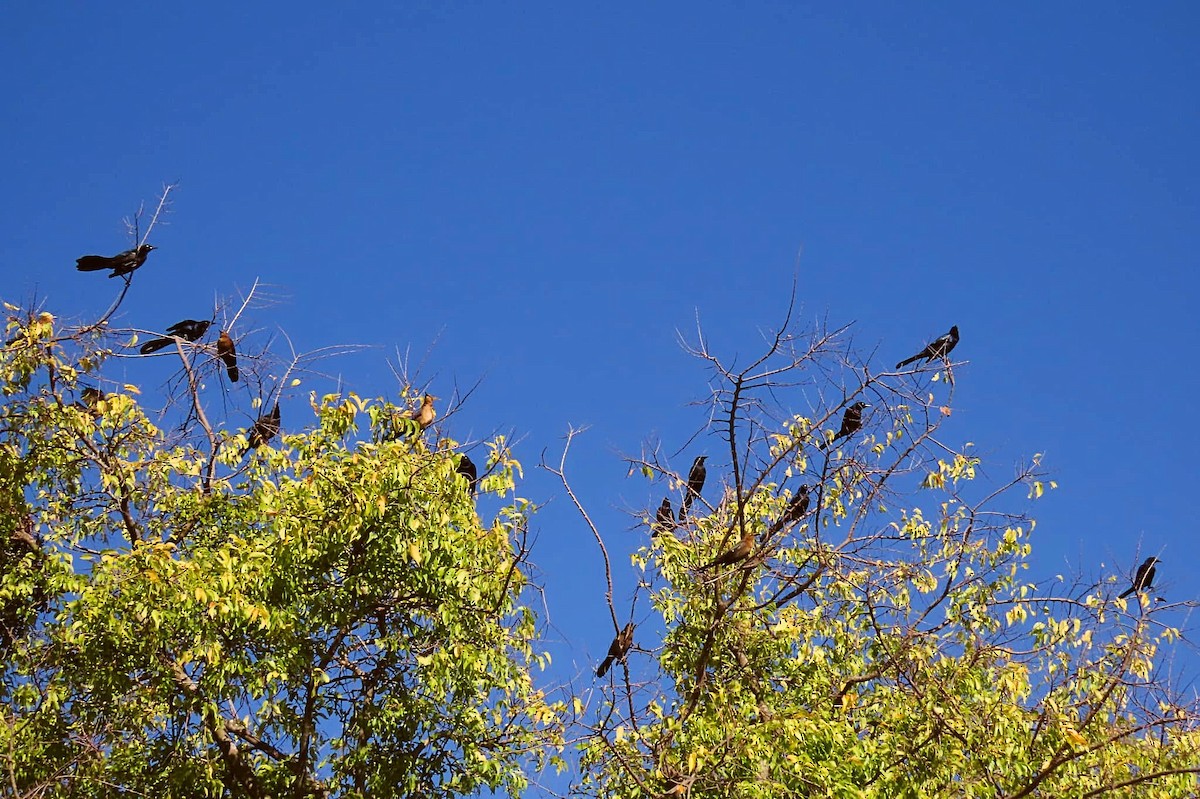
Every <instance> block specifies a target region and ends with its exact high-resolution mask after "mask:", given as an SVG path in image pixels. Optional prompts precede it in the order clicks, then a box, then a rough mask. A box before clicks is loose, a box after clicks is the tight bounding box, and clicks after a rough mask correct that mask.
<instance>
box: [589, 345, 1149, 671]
mask: <svg viewBox="0 0 1200 799" xmlns="http://www.w3.org/2000/svg"><path fill="white" fill-rule="evenodd" d="M958 338H959V336H958V325H954V326H953V327H951V328H950V331H949V332H948V333H946V334H945V335H942V336H939V337H938V338H936V339H934V340H933V341H931V342H930V343H929V344H928V345H926V346H925V348H924V349H922V350H921V351H920V352H918V353H917V354H916V355H913V356H912V357H911V358H905V359H904V360H902V361H900V362H899V363H897V364H896V368H897V369H903V368H904V367H905V366H908V365H909V364H911V363H915V362H916V361H919V360H922V359H924V361H925V363H929V362H931V361H933V360H934V359H942V360H945V359H946V358H947V356H949V354H950V353H951V351H953V349H954V348H955V347H956V346H958ZM869 407H871V406H870V405H868V404H867V403H865V402H862V401H859V402H855V403H853V404H852V405H850V406H848V407H847V408H846V410H845V412H844V413H843V414H842V424H841V426H840V427H839V428H838V431H837V433H836V434H835V435H834V437H833V438H832V439H830V440H829V441H828V442H822V443H821V444H820V445H818V446H820V447H821V448H822V449H827V448H828V447H831V446H833V444H835V443H836V442H837V441H839V440H841V439H843V438H848V437H850V436H852V435H854V434H855V433H857V432H858V431H859V430H860V429H861V428H862V425H863V411H864V410H866V409H867V408H869ZM707 457H708V456H706V455H700V456H698V457H697V458H696V460H695V461H693V462H692V468H691V469H690V470H689V471H688V478H687V487H686V489H685V491H684V495H683V501H682V502H681V503H680V508H679V518H678V520H676V518H675V514H674V511H673V509H672V506H671V499H670V497H664V498H663V501H662V503H661V504H660V505H659V506H658V511H657V513H655V516H654V523H653V524H652V525H651V535H652V536H657V535H663V534H669V533H672V532H674V530H675V529H676V528H677V527H678V525H680V524H684V523H685V522H686V519H687V514H688V512H689V511H690V510H691V507H692V503H693V501H694V500H695V499H696V498H697V497H699V496H700V492H701V491H702V490H704V482H705V480H706V479H707V477H708V468H707V467H706V466H705V464H704V461H705V460H706V459H707ZM810 503H811V497H810V496H809V488H808V486H807V485H802V486H800V487H799V489H797V491H796V495H795V496H794V497H792V499H791V501H790V502H788V505H787V507H786V508H785V509H784V512H783V514H782V515H781V516H780V517H779V518H778V519H777V520H775V522H774V523H773V524H772V525H771V528H770V530H769V531H768V533H767V535H768V537H769V536H770V535H773V534H774V533H777V532H778V531H779V530H782V529H783V528H784V527H786V526H787V525H789V524H793V523H795V522H797V521H799V520H800V519H801V518H803V516H804V514H805V513H807V512H808V508H809V505H810ZM754 546H755V535H754V530H753V529H751V528H747V530H746V532H745V534H744V535H743V536H742V538H741V539H740V540H739V541H738V542H737V543H736V544H734V546H733V547H732V548H731V549H729V550H727V551H725V552H722V553H721V554H720V555H718V556H717V557H715V558H713V559H712V560H711V561H709V562H708V563H705V564H703V565H702V566H700V567H699V568H698V569H697V571H699V572H705V571H708V570H709V569H715V568H717V567H720V566H732V565H734V564H738V563H741V562H742V561H744V560H746V559H747V558H749V557H750V554H751V553H752V552H753V551H754ZM1158 562H1159V560H1158V558H1154V557H1150V558H1146V560H1145V562H1144V563H1142V565H1140V566H1138V568H1137V572H1136V573H1135V574H1134V577H1133V584H1132V585H1131V586H1130V587H1129V589H1128V590H1126V591H1125V592H1124V593H1123V594H1121V595H1120V596H1121V598H1122V599H1124V598H1125V597H1127V596H1129V595H1130V594H1134V593H1137V592H1140V591H1145V590H1147V589H1149V588H1151V587H1152V585H1153V583H1154V574H1155V571H1156V569H1155V564H1157V563H1158ZM634 626H635V625H634V624H633V623H632V622H630V623H629V624H626V625H625V626H624V627H623V628H621V630H620V631H619V632H618V633H617V636H616V638H614V639H613V642H612V644H611V645H610V646H609V648H608V655H607V656H606V657H605V658H604V660H603V661H602V662H601V663H600V666H599V668H597V669H596V676H597V677H603V676H604V675H605V674H607V673H608V670H609V668H610V667H611V666H612V664H613V663H614V662H616V661H620V662H624V660H625V657H626V656H627V655H628V654H629V650H630V649H631V648H632V647H633V631H634Z"/></svg>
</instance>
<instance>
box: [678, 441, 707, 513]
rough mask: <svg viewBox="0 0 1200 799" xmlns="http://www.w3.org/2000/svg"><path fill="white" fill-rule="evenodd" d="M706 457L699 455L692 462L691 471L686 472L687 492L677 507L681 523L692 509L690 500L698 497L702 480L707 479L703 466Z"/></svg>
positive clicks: (702, 485) (701, 487)
mask: <svg viewBox="0 0 1200 799" xmlns="http://www.w3.org/2000/svg"><path fill="white" fill-rule="evenodd" d="M707 457H708V456H707V455H700V456H698V457H697V458H696V460H694V461H692V468H691V471H689V472H688V479H687V492H686V493H685V494H684V495H683V504H682V505H680V506H679V521H683V518H684V517H685V516H687V512H688V511H689V510H690V509H691V507H692V500H694V499H695V498H696V497H698V496H700V492H701V491H703V490H704V480H705V478H706V477H708V469H707V468H705V466H704V461H705V459H706V458H707Z"/></svg>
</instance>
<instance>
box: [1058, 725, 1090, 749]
mask: <svg viewBox="0 0 1200 799" xmlns="http://www.w3.org/2000/svg"><path fill="white" fill-rule="evenodd" d="M1063 734H1064V735H1066V736H1067V740H1068V741H1070V742H1071V743H1073V744H1075V745H1076V746H1087V742H1088V740H1087V738H1084V737H1083V736H1082V735H1080V734H1079V733H1078V732H1076V731H1075V730H1073V729H1071V728H1070V727H1067V728H1066V729H1065V730H1064V731H1063Z"/></svg>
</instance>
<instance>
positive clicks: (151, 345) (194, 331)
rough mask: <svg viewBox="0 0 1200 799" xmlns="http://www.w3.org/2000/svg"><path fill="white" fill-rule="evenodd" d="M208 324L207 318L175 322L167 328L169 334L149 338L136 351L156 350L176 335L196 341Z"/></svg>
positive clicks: (205, 331)
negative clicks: (204, 319)
mask: <svg viewBox="0 0 1200 799" xmlns="http://www.w3.org/2000/svg"><path fill="white" fill-rule="evenodd" d="M210 324H211V322H208V321H207V320H206V321H196V320H195V319H184V320H183V321H182V322H176V323H175V324H173V325H171V326H170V327H168V328H167V332H168V333H170V334H171V335H170V336H167V337H164V338H154V339H150V340H149V341H147V342H146V343H145V344H143V345H142V346H141V348H140V349H139V350H138V352H140V353H141V354H142V355H149V354H150V353H153V352H158V351H159V350H161V349H162V348H163V347H169V346H171V344H173V343H174V341H175V337H176V336H178V337H179V338H181V339H183V340H184V341H196V340H197V339H199V338H200V337H201V336H203V335H204V334H205V333H207V332H208V326H209V325H210ZM232 343H233V342H230V344H232Z"/></svg>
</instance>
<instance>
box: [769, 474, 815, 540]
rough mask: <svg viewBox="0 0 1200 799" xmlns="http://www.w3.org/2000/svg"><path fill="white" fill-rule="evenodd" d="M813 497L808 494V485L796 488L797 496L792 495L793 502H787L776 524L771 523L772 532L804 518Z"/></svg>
mask: <svg viewBox="0 0 1200 799" xmlns="http://www.w3.org/2000/svg"><path fill="white" fill-rule="evenodd" d="M810 502H811V499H810V498H809V495H808V486H806V485H802V486H800V487H799V488H798V489H796V496H794V497H792V500H791V502H789V503H788V504H787V508H785V509H784V511H783V515H782V516H780V517H779V520H778V521H777V522H775V524H773V525H771V532H776V531H778V530H782V529H783V528H784V527H787V526H788V525H789V524H794V523H795V522H798V521H800V519H802V518H804V514H806V513H808V506H809V503H810Z"/></svg>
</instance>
